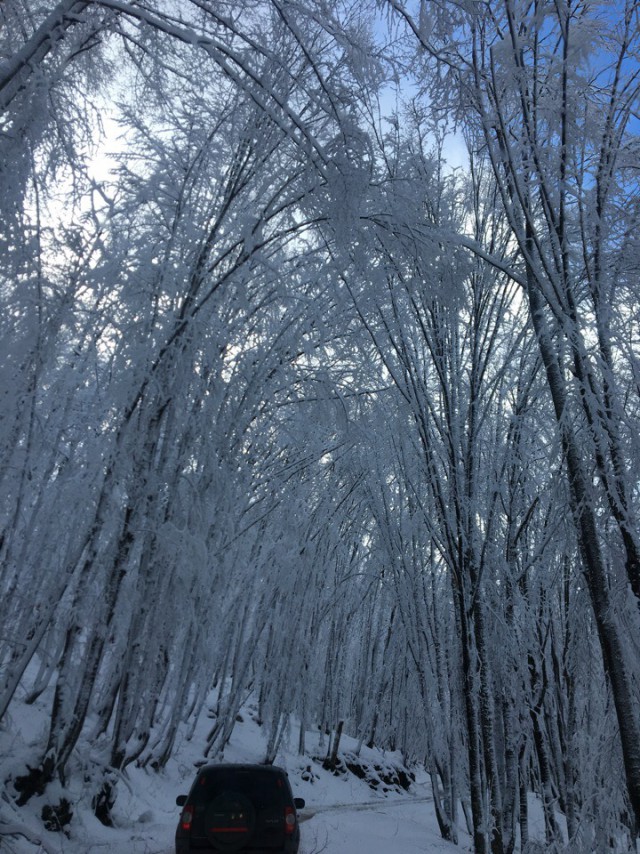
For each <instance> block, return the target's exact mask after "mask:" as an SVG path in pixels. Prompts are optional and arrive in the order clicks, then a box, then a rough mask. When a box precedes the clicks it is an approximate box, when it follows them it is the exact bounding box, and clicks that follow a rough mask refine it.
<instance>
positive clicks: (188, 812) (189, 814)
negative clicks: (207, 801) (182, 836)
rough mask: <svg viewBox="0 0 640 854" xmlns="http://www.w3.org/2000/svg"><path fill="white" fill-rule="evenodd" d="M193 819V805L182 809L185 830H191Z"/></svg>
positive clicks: (181, 818)
mask: <svg viewBox="0 0 640 854" xmlns="http://www.w3.org/2000/svg"><path fill="white" fill-rule="evenodd" d="M192 821H193V807H191V806H188V807H185V808H184V809H183V810H182V815H181V816H180V825H181V826H182V829H183V830H191V822H192Z"/></svg>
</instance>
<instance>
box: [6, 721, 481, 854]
mask: <svg viewBox="0 0 640 854" xmlns="http://www.w3.org/2000/svg"><path fill="white" fill-rule="evenodd" d="M45 711H46V706H45V705H42V706H40V707H37V706H34V707H27V706H24V707H23V708H22V709H21V714H20V715H19V716H18V715H14V717H13V720H12V721H10V725H9V727H8V728H7V729H6V730H3V731H2V732H0V773H1V775H2V780H3V781H5V780H6V779H7V778H8V777H15V776H16V775H17V774H20V773H24V771H25V762H30V761H31V762H35V761H36V757H37V753H36V748H37V745H38V744H41V743H42V734H43V729H44V726H45V723H46V719H45ZM242 718H243V719H242V722H239V723H238V724H237V725H236V728H235V730H234V733H233V736H232V739H231V742H230V744H229V746H228V748H227V750H226V751H225V759H226V760H228V761H233V762H256V761H261V759H262V758H263V756H264V745H265V734H264V731H263V729H261V728H260V727H259V726H258V725H257V724H256V723H255V721H254V720H253V719H252V716H251V710H250V709H246V710H244V711H243V716H242ZM210 726H211V721H210V720H208V719H207V717H206V715H204V714H203V718H202V720H201V721H200V723H199V725H198V727H197V729H196V731H195V734H194V737H193V738H192V739H191V741H187V740H186V739H183V740H182V741H181V742H179V743H178V744H177V749H176V752H175V754H174V756H173V758H172V759H171V760H170V762H169V763H168V765H167V768H166V769H165V770H164V771H163V772H162V773H160V774H158V773H155V772H154V771H145V770H141V769H139V768H130V769H129V770H128V772H127V774H126V776H125V777H124V778H123V779H122V781H121V783H120V784H119V788H118V799H117V803H116V807H115V810H114V817H115V820H116V823H117V826H116V827H114V828H106V827H104V826H103V825H102V824H100V822H98V821H97V819H96V818H95V817H94V816H93V815H92V813H91V810H90V808H89V803H88V800H89V799H88V798H87V794H86V791H83V786H84V784H83V783H82V781H81V780H80V779H79V778H78V776H77V775H76V776H75V777H74V779H72V780H71V782H70V785H69V788H68V789H67V790H66V791H65V792H64V793H62V792H59V791H56V787H55V786H51V787H50V788H49V789H48V790H47V793H46V795H45V796H44V797H40V798H33V799H32V800H31V801H30V802H29V803H28V804H27V806H26V807H23V808H22V809H18V808H16V807H15V806H14V805H13V802H12V800H11V799H10V798H9V797H8V791H7V792H5V793H4V794H3V796H2V800H1V801H0V826H4V829H5V830H6V828H7V825H12V826H13V827H14V829H16V830H18V829H21V830H23V831H25V832H26V833H27V835H28V836H30V837H31V840H32V841H28V840H27V839H26V838H25V837H24V836H11V837H9V836H6V835H3V836H2V837H0V849H1V850H2V851H3V852H4V851H7V852H13V854H36V852H47V854H49V852H56V854H89V852H96V854H116V852H118V854H173V851H174V847H173V835H174V832H175V827H176V823H177V820H178V815H179V812H180V809H179V808H178V807H176V805H175V799H176V795H179V794H182V793H186V792H187V791H188V789H189V786H190V784H191V781H192V779H193V777H194V775H195V763H196V762H197V761H198V760H202V748H203V745H204V743H205V734H206V731H207V729H208V728H209V727H210ZM297 740H298V733H297V729H296V728H295V727H293V728H292V731H291V734H290V738H289V743H288V744H285V745H283V749H282V750H281V751H280V753H279V755H278V758H277V764H279V765H281V766H283V767H284V768H286V769H287V771H288V773H289V777H290V779H291V785H292V788H293V791H294V794H295V795H296V796H299V797H303V798H304V799H305V801H306V807H305V808H304V809H303V810H302V811H301V812H300V821H301V839H302V843H301V848H300V854H320V852H324V853H325V854H347V852H348V854H359V853H360V852H362V854H444V852H455V851H457V852H460V851H463V850H465V849H466V850H469V844H468V843H469V841H468V838H466V837H463V838H462V839H461V845H460V846H458V847H457V846H454V845H451V844H449V843H446V842H444V841H443V840H442V839H441V838H440V836H439V833H438V829H437V824H436V820H435V815H434V810H433V803H432V800H431V795H430V786H429V784H428V780H427V777H426V775H424V774H423V775H422V776H420V775H418V777H417V779H416V782H415V783H414V784H413V785H412V787H411V790H410V791H409V792H402V793H400V791H388V792H386V793H383V792H382V791H379V790H378V791H376V790H373V789H372V788H370V786H369V785H368V784H367V783H366V782H364V781H363V780H360V779H358V777H356V776H355V775H353V774H351V773H349V774H345V775H343V776H338V777H336V776H334V775H333V774H331V773H329V772H328V771H325V770H324V769H323V768H322V766H321V764H320V763H319V762H314V761H313V760H312V759H310V758H308V757H301V756H298V755H297V752H296V750H295V749H294V746H295V745H296V744H297ZM318 742H319V736H318V735H311V734H310V735H308V738H307V744H308V748H309V749H310V750H311V752H314V748H317V751H318V754H321V753H323V752H325V753H326V743H325V745H324V748H323V749H321V747H320V745H319V743H318ZM355 748H356V743H355V741H354V740H353V739H351V738H349V737H348V736H343V738H342V741H341V750H346V751H353V750H355ZM86 749H87V750H89V751H90V749H91V747H90V745H86ZM361 758H362V759H363V760H368V761H369V762H371V763H372V764H373V763H375V764H377V765H378V766H381V765H382V766H384V765H385V764H387V763H388V762H393V761H394V760H395V761H398V762H399V757H397V756H389V755H386V756H385V755H384V754H382V753H381V752H379V751H376V750H369V749H367V748H366V747H363V748H362V751H361ZM304 778H307V779H304ZM8 788H9V789H10V786H9V787H8ZM379 789H380V787H379ZM61 794H64V795H65V796H66V797H67V798H69V799H70V800H71V801H72V802H73V805H74V818H73V821H72V823H71V825H70V827H69V837H67V836H65V835H63V834H61V833H51V832H48V831H46V830H43V829H42V822H41V820H40V813H41V810H42V806H43V805H44V804H45V803H51V802H52V801H55V800H57V799H58V797H59V796H60V795H61ZM35 840H38V841H39V843H40V844H37V843H36V842H35Z"/></svg>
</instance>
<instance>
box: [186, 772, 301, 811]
mask: <svg viewBox="0 0 640 854" xmlns="http://www.w3.org/2000/svg"><path fill="white" fill-rule="evenodd" d="M229 791H232V792H238V793H239V794H242V795H245V796H246V797H248V798H249V799H250V801H251V803H252V804H253V805H254V807H256V808H257V809H269V808H271V807H282V806H284V805H285V804H286V803H287V794H286V782H285V781H284V780H283V778H282V776H281V775H279V774H274V773H273V772H272V771H266V770H265V771H261V770H260V769H257V770H250V771H249V770H244V769H235V768H234V769H220V770H216V769H213V770H210V771H203V772H202V773H201V774H200V776H199V777H198V779H197V780H196V784H195V786H194V788H193V791H192V793H191V800H192V801H193V803H194V804H198V805H199V804H204V803H209V802H210V801H212V800H214V799H215V798H217V797H218V796H219V795H222V794H223V793H224V792H229Z"/></svg>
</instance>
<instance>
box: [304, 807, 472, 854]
mask: <svg viewBox="0 0 640 854" xmlns="http://www.w3.org/2000/svg"><path fill="white" fill-rule="evenodd" d="M300 821H301V824H302V828H301V832H302V845H301V846H300V854H344V852H347V851H349V852H366V854H445V852H447V854H452V852H454V851H457V852H459V851H460V849H459V848H457V847H456V846H454V845H451V844H449V843H447V842H444V841H443V840H442V839H440V837H439V836H438V835H437V833H435V832H434V824H435V822H434V818H433V808H432V806H431V798H430V797H421V798H414V799H406V798H403V799H402V800H400V799H398V800H395V799H393V800H392V799H390V800H378V801H372V802H367V803H361V804H334V805H326V806H321V807H318V808H317V809H309V810H306V809H305V810H302V812H301V815H300Z"/></svg>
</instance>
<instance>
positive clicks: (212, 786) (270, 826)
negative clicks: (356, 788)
mask: <svg viewBox="0 0 640 854" xmlns="http://www.w3.org/2000/svg"><path fill="white" fill-rule="evenodd" d="M176 804H177V805H178V806H179V807H182V815H181V816H180V821H179V822H178V828H177V830H176V854H191V852H194V851H223V852H227V851H228V852H235V851H238V852H240V851H242V852H247V854H249V852H250V854H297V851H298V846H299V844H300V828H299V827H298V816H297V814H296V808H297V809H302V807H303V806H304V800H303V799H302V798H294V797H293V795H292V793H291V786H290V785H289V779H288V777H287V773H286V771H283V769H282V768H277V767H276V766H275V765H230V764H224V765H205V766H203V767H202V768H201V769H200V771H199V772H198V776H197V777H196V779H195V782H194V784H193V786H192V787H191V791H190V792H189V794H188V795H180V796H179V797H177V798H176Z"/></svg>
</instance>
